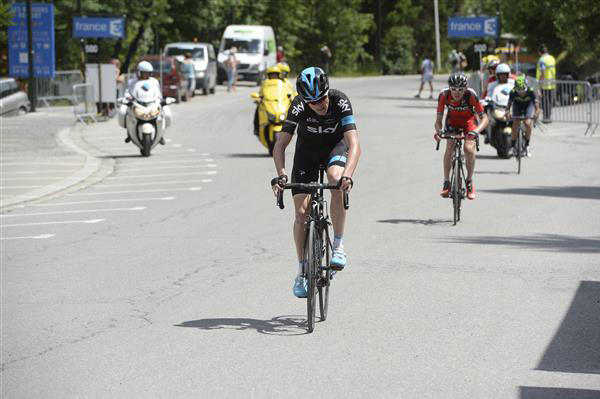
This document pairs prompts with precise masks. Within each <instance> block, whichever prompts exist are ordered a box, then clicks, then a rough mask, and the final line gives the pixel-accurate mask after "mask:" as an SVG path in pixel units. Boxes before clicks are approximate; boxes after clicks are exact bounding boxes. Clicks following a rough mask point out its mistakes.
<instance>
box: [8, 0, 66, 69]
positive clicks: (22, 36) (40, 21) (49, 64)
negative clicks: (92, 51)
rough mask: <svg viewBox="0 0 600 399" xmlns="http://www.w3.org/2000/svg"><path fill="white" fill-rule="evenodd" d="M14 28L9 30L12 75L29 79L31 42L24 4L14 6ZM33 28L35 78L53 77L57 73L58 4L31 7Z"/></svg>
mask: <svg viewBox="0 0 600 399" xmlns="http://www.w3.org/2000/svg"><path fill="white" fill-rule="evenodd" d="M10 8H11V11H12V12H13V18H12V26H9V27H8V74H9V75H10V76H14V77H21V78H24V77H25V78H26V77H29V40H28V39H27V7H26V6H25V4H24V3H14V4H12V5H11V7H10ZM31 28H32V37H33V40H32V41H33V76H34V77H36V78H48V77H50V78H53V77H54V73H55V66H56V64H55V52H54V5H53V4H49V3H44V4H42V3H33V4H31Z"/></svg>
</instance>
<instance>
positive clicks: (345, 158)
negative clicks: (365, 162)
mask: <svg viewBox="0 0 600 399" xmlns="http://www.w3.org/2000/svg"><path fill="white" fill-rule="evenodd" d="M296 91H297V92H298V96H296V97H295V98H294V100H293V101H292V104H291V105H290V108H289V110H288V114H287V119H286V120H285V123H284V125H283V128H282V130H281V133H279V135H278V137H277V141H276V143H275V147H274V149H273V159H274V161H275V168H276V170H277V175H278V176H279V177H278V178H275V179H273V180H274V184H273V191H274V192H275V195H277V193H278V192H279V191H280V190H282V187H283V185H285V183H287V182H288V176H287V173H286V170H285V149H286V147H287V146H288V144H289V143H290V141H291V140H292V137H293V135H294V132H296V131H297V132H298V139H297V140H296V152H295V154H294V166H293V168H292V182H293V183H310V182H316V181H317V180H318V174H319V165H320V164H323V165H325V166H326V170H327V180H328V182H329V183H330V184H336V183H337V182H339V181H340V180H341V183H340V184H341V190H332V191H331V208H330V214H331V219H332V223H333V231H334V242H333V256H332V258H331V263H330V267H331V268H332V269H334V270H342V269H343V268H344V266H346V253H345V252H344V247H343V243H342V237H343V234H344V224H345V221H346V210H345V209H344V206H343V193H342V191H350V189H351V188H352V174H353V173H354V170H355V168H356V165H357V163H358V158H359V157H360V152H361V151H360V145H359V143H358V133H357V131H356V125H355V123H354V116H353V114H352V106H351V104H350V100H348V97H346V95H345V94H344V93H342V92H341V91H338V90H334V89H329V79H328V78H327V74H326V73H325V72H324V71H323V70H322V69H321V68H317V67H310V68H306V69H304V70H303V71H302V72H301V73H300V75H299V76H298V79H297V80H296ZM292 194H293V196H294V207H295V209H296V219H295V222H294V241H295V243H296V252H297V255H298V276H297V277H296V279H295V280H294V295H296V296H297V297H299V298H304V297H306V290H307V285H306V284H307V282H306V278H305V277H304V265H303V264H302V251H303V248H304V239H305V237H304V235H305V232H304V227H305V223H306V219H307V217H308V215H309V213H310V210H309V209H308V206H309V202H310V194H308V193H306V192H302V191H301V190H295V189H293V190H292Z"/></svg>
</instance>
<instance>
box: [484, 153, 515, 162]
mask: <svg viewBox="0 0 600 399" xmlns="http://www.w3.org/2000/svg"><path fill="white" fill-rule="evenodd" d="M480 159H495V160H499V161H508V159H503V158H500V157H498V155H489V154H485V155H479V154H477V160H480Z"/></svg>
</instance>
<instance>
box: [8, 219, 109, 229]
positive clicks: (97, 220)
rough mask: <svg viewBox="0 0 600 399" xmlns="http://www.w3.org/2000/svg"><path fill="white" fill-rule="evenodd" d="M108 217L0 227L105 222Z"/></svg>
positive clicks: (13, 225)
mask: <svg viewBox="0 0 600 399" xmlns="http://www.w3.org/2000/svg"><path fill="white" fill-rule="evenodd" d="M105 220H106V219H89V220H65V221H62V222H40V223H19V224H3V225H1V226H0V227H1V228H5V227H24V226H46V225H50V224H79V223H82V224H96V223H100V222H104V221H105Z"/></svg>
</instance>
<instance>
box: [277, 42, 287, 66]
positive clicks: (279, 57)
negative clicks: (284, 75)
mask: <svg viewBox="0 0 600 399" xmlns="http://www.w3.org/2000/svg"><path fill="white" fill-rule="evenodd" d="M275 58H276V59H277V63H278V64H279V63H280V62H287V58H286V57H285V53H284V52H283V47H282V46H277V53H276V55H275Z"/></svg>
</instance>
